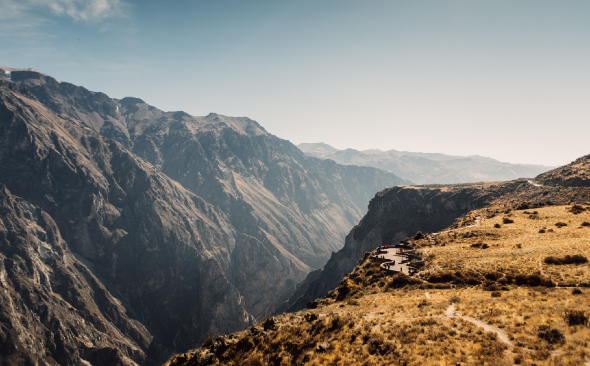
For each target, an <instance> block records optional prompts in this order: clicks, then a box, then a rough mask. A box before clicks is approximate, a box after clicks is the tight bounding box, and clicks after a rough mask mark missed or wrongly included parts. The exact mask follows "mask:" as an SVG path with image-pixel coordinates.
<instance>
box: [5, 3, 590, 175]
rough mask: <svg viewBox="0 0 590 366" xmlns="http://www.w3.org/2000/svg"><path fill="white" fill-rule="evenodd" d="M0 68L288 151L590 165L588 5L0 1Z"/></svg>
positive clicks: (589, 5)
mask: <svg viewBox="0 0 590 366" xmlns="http://www.w3.org/2000/svg"><path fill="white" fill-rule="evenodd" d="M0 65H3V66H8V67H14V68H29V67H32V68H35V69H37V70H40V71H42V72H44V73H47V74H49V75H51V76H53V77H55V78H57V79H59V80H62V81H67V82H70V83H73V84H76V85H82V86H84V87H86V88H88V89H89V90H92V91H101V92H104V93H106V94H108V95H109V96H111V97H113V98H123V97H125V96H134V97H139V98H141V99H143V100H144V101H146V102H147V103H149V104H152V105H154V106H156V107H158V108H160V109H163V110H167V111H176V110H184V111H186V112H188V113H190V114H193V115H197V116H200V115H206V114H209V113H210V112H215V113H219V114H223V115H228V116H247V117H249V118H251V119H254V120H256V121H257V122H259V123H260V124H261V125H262V126H263V127H264V128H265V129H266V130H267V131H269V132H270V133H272V134H274V135H277V136H278V137H280V138H283V139H287V140H290V141H291V142H293V143H295V144H298V143H302V142H320V141H321V142H325V143H328V144H330V145H332V146H334V147H336V148H339V149H344V148H354V149H360V150H362V149H381V150H390V149H395V150H404V151H416V152H440V153H446V154H454V155H483V156H489V157H493V158H496V159H498V160H501V161H506V162H511V163H531V164H544V165H553V166H557V165H562V164H567V163H569V162H570V161H572V160H574V159H576V158H577V157H580V156H582V155H586V154H589V153H590V146H589V144H588V137H590V1H586V0H580V1H568V0H562V1H553V0H551V1H546V0H519V1H514V0H494V1H477V0H469V1H468V0H463V1H454V0H448V1H441V0H431V1H427V0H411V1H410V0H407V1H396V0H387V1H377V0H362V1H361V0H355V1H352V0H292V1H288V0H281V1H279V0H269V1H263V0H251V1H245V0H233V1H230V0H168V1H153V0H142V1H132V0H0Z"/></svg>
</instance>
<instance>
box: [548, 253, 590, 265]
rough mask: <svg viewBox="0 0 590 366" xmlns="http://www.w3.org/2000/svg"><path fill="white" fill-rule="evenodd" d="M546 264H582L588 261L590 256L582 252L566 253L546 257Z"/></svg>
mask: <svg viewBox="0 0 590 366" xmlns="http://www.w3.org/2000/svg"><path fill="white" fill-rule="evenodd" d="M545 263H546V264H553V265H564V264H582V263H588V258H586V257H584V256H583V255H581V254H574V255H565V256H563V257H554V256H549V257H547V258H545Z"/></svg>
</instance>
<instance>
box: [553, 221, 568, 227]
mask: <svg viewBox="0 0 590 366" xmlns="http://www.w3.org/2000/svg"><path fill="white" fill-rule="evenodd" d="M555 226H557V227H558V228H562V227H564V226H567V224H566V223H565V222H561V221H560V222H556V223H555Z"/></svg>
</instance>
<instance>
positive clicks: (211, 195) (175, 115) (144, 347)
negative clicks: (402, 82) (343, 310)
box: [0, 70, 406, 364]
mask: <svg viewBox="0 0 590 366" xmlns="http://www.w3.org/2000/svg"><path fill="white" fill-rule="evenodd" d="M10 71H11V72H10V74H9V75H8V76H9V77H6V76H5V77H1V76H0V79H2V80H0V120H1V121H2V124H1V125H0V162H1V164H0V183H1V184H4V185H5V186H6V189H7V192H10V193H7V194H10V195H14V197H15V198H14V199H15V200H18V201H19V202H20V201H22V202H26V203H27V204H30V205H32V207H37V208H38V210H42V211H43V212H46V214H47V216H48V217H50V218H52V219H53V220H54V222H55V225H56V227H57V230H58V231H59V233H60V235H61V237H62V238H63V239H61V243H62V246H63V247H64V248H66V249H67V250H68V251H71V256H73V258H75V260H76V263H77V264H76V266H77V267H76V268H78V270H79V271H82V270H81V269H79V268H83V271H85V272H84V273H86V272H88V273H91V274H92V276H94V277H93V278H94V279H95V280H96V281H97V283H98V284H97V285H96V286H99V287H100V286H102V287H103V288H104V289H105V291H106V292H107V293H108V294H109V295H108V296H110V297H112V299H114V300H112V301H114V302H115V303H117V304H118V306H119V307H120V309H119V310H118V311H119V312H120V314H118V315H110V314H111V313H112V312H113V311H115V310H112V309H111V306H110V305H108V302H106V300H105V301H102V300H101V301H102V302H99V301H98V300H92V296H94V295H93V294H94V293H95V292H96V291H95V290H92V289H88V288H87V285H89V286H94V287H96V286H95V285H94V284H93V283H92V282H91V281H90V280H87V281H86V282H80V281H78V282H76V280H74V279H68V280H67V281H68V283H69V284H72V286H76V288H77V289H79V292H80V293H81V294H83V295H80V296H75V295H74V296H73V297H64V302H57V303H56V302H55V301H53V300H52V299H51V298H49V299H48V298H46V297H41V298H39V299H38V301H37V300H36V301H35V302H34V303H30V304H27V306H28V308H24V307H23V309H20V310H19V311H17V312H15V318H14V319H16V317H19V316H23V317H27V316H29V317H30V314H32V313H35V314H38V312H39V311H40V310H39V309H40V308H51V309H53V310H52V311H54V312H59V311H62V310H59V306H66V307H68V308H70V307H71V309H78V310H76V311H80V312H87V313H96V314H98V315H96V316H97V318H101V317H102V318H104V319H107V322H110V323H109V324H111V325H112V327H113V329H114V331H115V332H117V333H118V334H120V335H121V337H123V338H124V339H127V340H130V341H129V342H128V343H130V344H132V345H133V347H135V348H134V349H133V350H134V351H133V352H131V351H129V352H128V350H125V349H122V350H121V352H116V351H115V349H116V348H118V346H117V345H116V342H115V343H113V342H114V341H113V342H111V343H108V342H107V343H100V342H98V343H93V342H94V341H93V340H92V339H94V338H92V337H90V336H89V337H90V338H88V339H87V338H81V339H77V338H76V334H78V333H76V332H75V331H74V330H73V328H68V330H67V331H66V333H65V335H64V337H66V338H68V339H70V340H71V342H70V343H68V344H69V345H71V346H68V347H70V348H66V349H64V348H63V347H62V348H60V349H54V348H51V347H50V346H49V345H50V344H51V342H50V341H49V340H48V339H49V338H50V337H52V336H53V333H52V332H53V331H54V328H51V326H48V325H46V324H45V323H43V325H42V326H44V327H46V328H45V331H44V333H43V334H42V336H41V338H43V339H45V340H43V341H40V343H39V344H38V346H39V347H40V349H44V350H45V351H44V352H45V354H46V355H47V357H53V358H54V359H56V360H57V359H63V360H69V361H67V362H65V361H64V362H65V364H78V363H80V362H82V361H80V360H82V359H83V360H88V359H92V357H94V356H89V354H90V353H92V352H95V351H96V349H97V348H100V349H101V350H102V351H100V352H99V353H100V355H106V354H108V355H110V356H109V357H113V358H112V359H113V360H115V359H116V360H118V361H116V362H114V361H113V362H114V363H121V364H123V363H124V362H127V361H124V360H127V359H128V361H129V362H136V363H141V364H150V363H157V362H159V361H161V360H162V357H166V356H167V355H168V354H169V353H170V352H173V351H181V350H186V349H188V348H189V347H191V346H194V345H195V344H198V343H199V342H200V341H201V340H202V339H203V337H204V335H205V334H206V333H207V332H209V331H212V332H216V333H222V332H230V331H234V330H238V329H243V328H245V327H246V326H248V325H249V324H251V322H252V319H253V316H252V315H250V314H253V315H260V314H263V313H264V312H265V311H267V309H269V308H271V307H272V306H273V304H274V302H275V301H282V300H284V299H285V298H286V296H288V295H289V294H290V291H291V289H292V287H293V285H294V284H295V283H297V282H299V281H301V280H303V279H304V277H305V275H306V274H307V273H308V272H309V271H310V269H313V268H317V267H319V266H321V265H322V264H323V263H324V262H325V260H327V258H328V257H329V255H330V253H332V251H334V250H337V249H338V248H339V247H340V246H341V245H342V240H343V237H344V234H345V233H346V231H348V230H349V229H350V227H351V226H352V225H353V224H354V223H355V222H356V221H357V220H358V219H359V218H360V217H361V215H362V212H363V211H364V207H365V205H366V202H368V200H369V198H370V196H371V195H372V194H373V193H374V192H375V191H378V190H380V189H382V188H383V187H387V186H391V185H395V184H399V183H406V182H405V181H403V180H401V179H399V178H397V177H395V176H394V175H392V174H390V173H387V172H383V171H379V170H377V169H374V168H364V167H347V166H341V165H338V164H335V163H334V162H332V161H323V160H320V159H315V158H311V157H307V156H305V155H304V154H303V153H302V152H301V151H299V150H298V149H297V148H296V147H295V146H294V145H292V144H291V143H289V142H288V141H285V140H281V139H279V138H277V137H275V136H272V135H270V134H268V133H267V132H266V131H264V129H263V128H262V127H260V126H259V125H258V124H257V123H256V122H254V121H251V120H249V119H247V118H231V117H225V116H221V115H217V114H210V115H209V116H206V117H192V116H189V115H187V114H186V113H183V112H162V111H160V110H158V109H156V108H154V107H152V106H149V105H147V104H145V103H144V102H143V101H141V100H140V99H137V98H124V99H122V100H116V99H111V98H108V97H107V96H106V95H104V94H102V93H95V92H90V91H88V90H86V89H84V88H82V87H78V86H75V85H72V84H69V83H64V82H59V81H57V80H55V79H53V78H51V77H49V76H47V75H45V74H42V73H39V72H36V71H18V70H10ZM5 75H6V74H5ZM101 135H102V136H101ZM171 178H172V179H171ZM37 208H36V209H37ZM14 210H16V209H14ZM2 215H3V216H2V219H3V220H4V218H5V215H16V216H18V215H19V214H18V213H15V212H12V211H11V210H8V211H5V212H3V214H2ZM15 240H16V239H14V237H13V236H12V234H10V235H8V243H9V245H17V246H19V247H20V246H27V245H28V246H33V247H34V238H33V239H31V238H27V240H28V241H27V240H21V241H18V243H17V242H16V241H15ZM31 240H33V241H31ZM23 248H24V247H23ZM66 249H64V250H66ZM22 250H27V249H22ZM8 254H10V253H8ZM5 255H6V254H5ZM64 258H66V257H64ZM68 258H69V257H68ZM68 260H69V259H67V258H66V259H64V260H63V261H68ZM277 274H280V275H279V276H277ZM63 276H64V277H69V276H74V277H75V276H77V274H76V273H75V272H72V271H70V272H67V273H66V274H64V275H63ZM60 281H62V280H60ZM64 281H65V280H64ZM76 284H78V285H76ZM53 286H54V285H51V287H49V290H48V289H47V288H44V289H43V291H49V293H51V291H52V289H53V288H54V287H53ZM94 287H93V288H94ZM23 291H25V292H26V291H29V289H28V288H27V287H18V288H16V287H15V288H14V291H13V293H11V295H10V296H12V297H13V298H16V297H18V296H21V295H22V293H23ZM35 291H37V290H35ZM39 291H41V290H39ZM86 293H89V294H90V295H89V296H90V297H88V298H87V297H85V296H86V295H84V294H86ZM51 296H54V295H51ZM51 296H50V297H51ZM68 296H69V295H68ZM105 296H106V297H108V296H107V295H105ZM105 296H103V297H105ZM80 297H84V299H85V300H84V301H78V299H79V298H80ZM281 299H282V300H281ZM76 301H78V302H76ZM70 302H72V303H70ZM74 302H76V303H75V304H74ZM68 304H69V305H68ZM93 304H98V305H99V306H98V308H95V307H94V306H95V305H93ZM102 304H106V305H104V306H106V307H107V308H108V309H107V310H108V311H107V310H104V309H103V308H102V307H101V306H103V305H102ZM109 311H111V313H109ZM65 317H66V316H65V315H64V319H65ZM111 317H112V318H116V320H117V321H116V322H115V321H113V320H111ZM14 319H12V320H10V321H11V322H14ZM101 321H102V320H101ZM95 323H96V324H99V325H96V324H95ZM95 323H93V325H90V324H88V325H84V324H81V325H79V327H82V328H84V327H86V326H88V327H89V329H83V330H81V332H82V333H84V332H90V333H92V332H94V330H92V327H94V328H97V329H99V331H101V332H102V331H104V330H103V329H102V328H100V327H102V326H101V325H100V321H98V322H95ZM125 324H134V327H136V328H137V329H139V330H137V331H136V330H133V329H135V328H133V329H132V327H131V326H127V325H125ZM107 328H108V327H107ZM129 332H131V333H133V334H131V333H129ZM142 332H143V333H142ZM136 333H137V334H140V333H141V334H140V335H141V336H140V335H137V334H136ZM7 334H10V333H7ZM8 337H9V338H7V339H10V341H9V343H10V342H12V343H13V344H15V345H16V346H15V347H14V349H12V350H11V351H10V352H11V354H12V355H13V356H14V359H15V360H16V359H18V358H19V357H21V356H23V355H24V353H23V352H25V351H23V350H24V349H26V347H25V346H24V345H23V344H20V343H19V342H21V343H22V342H23V341H22V339H20V338H18V337H17V338H13V335H9V336H8ZM10 337H12V338H10ZM85 339H86V340H87V341H85ZM84 342H86V343H84ZM105 342H106V341H105ZM82 343H84V344H85V345H86V346H85V347H89V349H91V351H88V352H90V353H88V352H86V351H84V352H85V353H84V352H82V353H80V354H78V353H75V352H72V351H71V349H75V348H80V347H82ZM19 344H20V345H19ZM23 347H24V348H23ZM92 350H94V351H92ZM23 357H24V356H23ZM60 357H61V358H60ZM96 357H99V356H96ZM100 357H103V356H100ZM100 357H99V358H96V359H101V358H100ZM104 357H106V356H104ZM15 362H16V361H15ZM58 362H61V361H58ZM109 362H110V361H109Z"/></svg>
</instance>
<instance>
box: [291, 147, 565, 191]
mask: <svg viewBox="0 0 590 366" xmlns="http://www.w3.org/2000/svg"><path fill="white" fill-rule="evenodd" d="M298 147H299V148H300V149H301V150H302V151H303V152H305V153H306V154H308V155H310V156H315V157H318V158H322V159H331V160H334V161H335V162H337V163H339V164H345V165H359V166H372V167H376V168H379V169H383V170H386V171H389V172H391V173H393V174H396V175H398V176H400V177H403V178H405V179H408V180H410V181H413V182H416V183H417V184H457V183H475V182H484V181H506V180H513V179H518V178H527V177H528V178H532V177H534V176H536V175H538V174H540V173H542V172H545V171H548V170H550V169H553V168H554V167H549V166H542V165H533V164H511V163H504V162H501V161H498V160H496V159H493V158H489V157H485V156H480V155H469V156H455V155H446V154H441V153H419V152H409V151H398V150H387V151H381V150H379V149H372V150H355V149H350V148H348V149H344V150H339V149H336V148H334V147H332V146H330V145H328V144H325V143H302V144H299V145H298Z"/></svg>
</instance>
